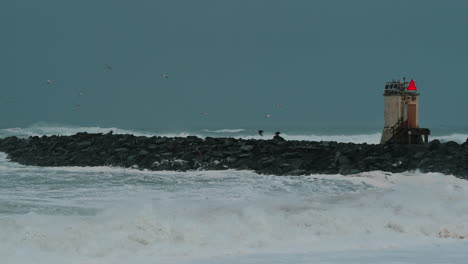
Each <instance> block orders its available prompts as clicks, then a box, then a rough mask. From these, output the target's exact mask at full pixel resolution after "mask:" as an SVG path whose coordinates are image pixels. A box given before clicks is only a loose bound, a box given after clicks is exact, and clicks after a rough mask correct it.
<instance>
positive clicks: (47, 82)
mask: <svg viewBox="0 0 468 264" xmlns="http://www.w3.org/2000/svg"><path fill="white" fill-rule="evenodd" d="M53 82H54V81H53V80H47V81H46V84H47V85H51V84H52V83H53Z"/></svg>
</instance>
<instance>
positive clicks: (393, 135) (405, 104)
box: [380, 78, 430, 144]
mask: <svg viewBox="0 0 468 264" xmlns="http://www.w3.org/2000/svg"><path fill="white" fill-rule="evenodd" d="M384 97H385V125H384V129H383V132H382V138H381V140H380V143H381V144H385V143H400V144H422V143H423V139H422V137H423V136H424V142H426V143H427V141H428V137H429V134H430V130H429V129H427V128H419V93H418V92H417V88H416V83H415V82H414V81H413V80H411V81H410V82H407V81H406V80H405V78H403V81H400V80H398V81H391V82H387V83H386V84H385V92H384Z"/></svg>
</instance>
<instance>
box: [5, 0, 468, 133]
mask: <svg viewBox="0 0 468 264" xmlns="http://www.w3.org/2000/svg"><path fill="white" fill-rule="evenodd" d="M467 14H468V1H428V0H424V1H394V0H392V1H376V0H369V1H357V0H354V1H348V0H343V1H333V0H332V1H329V0H327V1H325V0H324V1H310V0H303V1H301V0H294V1H285V0H281V1H280V0H277V1H275V0H264V1H261V0H231V1H225V0H212V1H205V0H197V1H192V0H186V1H178V0H166V1H157V0H135V1H129V0H80V1H74V0H73V1H72V0H55V1H54V0H41V1H37V0H14V1H13V0H11V1H2V3H0V32H1V34H2V35H1V41H0V52H1V54H2V56H1V58H0V72H1V84H0V85H1V88H0V89H1V94H0V111H1V114H0V127H15V126H28V125H31V124H33V123H36V122H53V123H59V124H68V125H79V126H81V125H83V126H85V125H99V126H102V127H105V126H117V127H122V128H135V129H136V128H138V129H150V128H194V127H219V128H225V127H230V128H240V127H245V126H252V125H257V124H259V125H271V124H274V125H276V126H305V127H307V126H313V127H327V126H335V127H340V126H341V127H347V126H368V127H380V126H383V96H382V93H383V88H384V85H385V82H386V81H389V80H392V79H398V78H401V77H402V76H404V75H406V76H407V77H408V78H411V77H413V78H414V79H415V81H416V84H417V86H418V89H419V91H420V92H421V94H422V96H421V98H420V123H421V125H422V126H425V127H428V126H429V127H430V126H454V125H464V124H466V118H465V116H466V114H467V113H468V103H466V102H467V98H468V96H467V95H468V87H467V81H466V79H467V76H468V74H467V71H468V61H467V59H468V48H467V47H468V16H467ZM106 64H107V65H109V66H110V67H111V68H112V69H108V68H107V67H106V66H105V65H106ZM164 73H166V74H167V75H168V76H169V78H161V74H164ZM47 80H51V81H52V83H51V84H47ZM277 104H281V105H284V107H281V108H279V107H276V105H277ZM203 112H206V113H208V115H203V114H200V113H203ZM266 114H271V115H272V117H271V118H265V117H264V115H266Z"/></svg>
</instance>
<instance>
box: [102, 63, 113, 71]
mask: <svg viewBox="0 0 468 264" xmlns="http://www.w3.org/2000/svg"><path fill="white" fill-rule="evenodd" d="M104 66H105V67H106V70H108V71H112V67H111V66H110V65H109V64H104Z"/></svg>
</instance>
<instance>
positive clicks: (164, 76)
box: [161, 73, 169, 79]
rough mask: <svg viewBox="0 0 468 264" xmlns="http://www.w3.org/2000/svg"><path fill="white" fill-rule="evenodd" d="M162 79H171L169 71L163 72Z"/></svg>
mask: <svg viewBox="0 0 468 264" xmlns="http://www.w3.org/2000/svg"><path fill="white" fill-rule="evenodd" d="M161 79H169V75H167V73H163V74H161Z"/></svg>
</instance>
